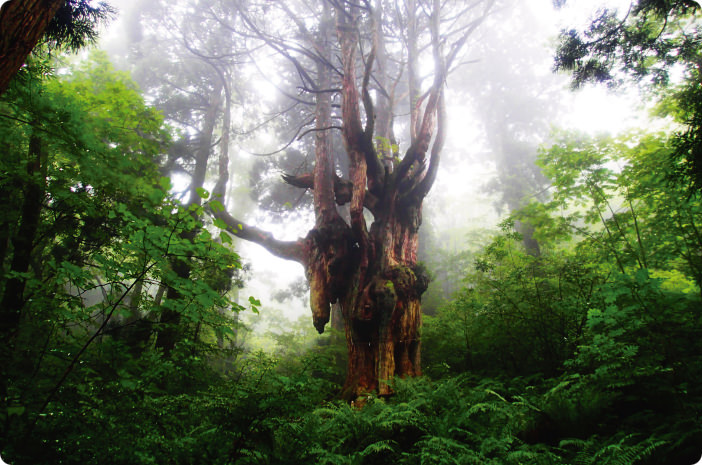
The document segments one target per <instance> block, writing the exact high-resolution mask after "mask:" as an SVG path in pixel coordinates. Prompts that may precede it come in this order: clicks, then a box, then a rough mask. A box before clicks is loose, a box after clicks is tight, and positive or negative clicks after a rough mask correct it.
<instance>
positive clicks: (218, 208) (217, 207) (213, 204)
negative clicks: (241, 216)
mask: <svg viewBox="0 0 702 465" xmlns="http://www.w3.org/2000/svg"><path fill="white" fill-rule="evenodd" d="M210 208H211V209H212V211H213V212H214V213H219V212H223V211H224V205H222V202H220V201H219V200H211V201H210Z"/></svg>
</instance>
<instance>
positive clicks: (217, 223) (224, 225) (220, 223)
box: [214, 218, 227, 229]
mask: <svg viewBox="0 0 702 465" xmlns="http://www.w3.org/2000/svg"><path fill="white" fill-rule="evenodd" d="M214 225H215V226H217V227H218V228H219V229H227V223H225V222H224V220H223V219H222V218H215V219H214Z"/></svg>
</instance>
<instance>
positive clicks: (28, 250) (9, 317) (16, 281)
mask: <svg viewBox="0 0 702 465" xmlns="http://www.w3.org/2000/svg"><path fill="white" fill-rule="evenodd" d="M46 158H47V153H46V149H45V148H44V146H43V143H42V141H41V139H39V137H37V136H32V137H31V138H30V140H29V161H28V163H27V177H28V179H27V182H26V184H25V187H24V202H23V205H22V213H21V220H20V224H19V228H18V231H17V235H16V236H15V237H13V238H12V247H13V255H12V263H11V265H10V270H11V271H12V272H14V273H17V274H21V273H22V274H23V273H26V272H27V271H29V265H30V261H31V255H32V249H33V247H34V240H35V238H36V235H37V230H38V228H39V219H40V215H41V210H42V205H43V200H44V194H45V191H46ZM26 283H27V280H26V278H25V277H23V276H15V277H13V278H11V279H9V280H8V281H7V283H6V284H5V290H4V293H3V297H2V302H1V303H0V312H1V313H0V334H3V335H6V334H9V333H11V332H13V331H14V330H15V329H16V328H17V326H18V325H19V321H20V313H21V310H22V307H23V306H24V290H25V286H26Z"/></svg>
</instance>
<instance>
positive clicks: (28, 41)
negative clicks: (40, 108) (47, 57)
mask: <svg viewBox="0 0 702 465" xmlns="http://www.w3.org/2000/svg"><path fill="white" fill-rule="evenodd" d="M64 2H65V0H24V1H20V0H10V1H8V2H5V3H4V4H3V5H2V8H0V94H3V93H4V92H5V90H6V89H7V86H8V85H9V83H10V81H11V80H12V78H13V77H14V75H15V74H16V73H17V71H18V70H19V69H20V68H21V67H22V65H23V64H24V62H25V60H26V59H27V56H28V55H29V54H30V53H31V51H32V49H34V47H35V46H36V45H37V43H39V39H41V37H42V35H43V34H44V31H45V30H46V27H47V26H48V25H49V23H50V22H51V20H52V19H53V17H54V16H55V15H56V12H57V11H58V9H59V8H60V7H61V5H63V3H64Z"/></svg>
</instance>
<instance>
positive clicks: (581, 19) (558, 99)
mask: <svg viewBox="0 0 702 465" xmlns="http://www.w3.org/2000/svg"><path fill="white" fill-rule="evenodd" d="M110 3H111V4H112V5H113V6H114V7H116V8H117V9H118V11H119V13H118V17H117V18H116V19H115V20H114V21H113V22H112V23H111V24H110V25H109V27H108V29H107V30H106V31H104V33H103V36H102V40H101V42H100V44H99V46H100V47H101V48H103V49H105V50H107V51H108V52H109V53H110V55H111V57H112V59H113V60H114V61H115V63H116V64H117V66H119V67H121V68H123V69H126V70H129V71H131V72H133V73H134V77H135V79H136V80H137V82H139V84H140V85H141V86H142V87H144V89H145V91H146V95H147V98H148V99H150V101H151V102H152V103H153V104H154V105H156V106H157V107H158V106H159V105H162V106H168V105H172V104H173V103H172V102H169V101H168V99H167V98H165V97H164V95H158V94H159V92H161V93H162V92H163V91H164V90H163V89H164V87H160V88H159V87H158V86H159V85H162V84H163V83H161V84H157V83H155V81H154V79H155V77H154V76H153V75H151V74H150V72H149V69H148V66H149V62H148V59H147V60H144V57H145V56H146V55H147V54H148V53H149V47H163V44H164V42H165V41H170V45H168V50H163V53H160V51H159V50H150V52H152V53H155V55H157V56H160V57H161V58H162V59H166V60H167V59H168V57H169V56H170V57H172V58H173V59H174V60H181V61H180V63H175V62H174V63H173V66H179V65H187V63H186V62H185V61H182V60H186V59H187V57H188V56H189V57H190V58H193V53H192V50H191V51H188V49H187V47H188V46H187V45H186V44H185V42H186V41H187V40H189V41H191V42H192V43H195V42H197V40H199V37H198V34H200V32H199V31H198V30H197V27H198V26H197V21H196V20H193V21H191V23H190V24H189V25H188V26H187V27H189V28H191V30H185V29H181V28H180V26H179V23H178V21H181V19H177V18H178V17H180V15H181V14H182V13H183V12H184V11H186V12H196V11H197V8H198V7H199V5H200V4H201V3H202V4H207V3H208V2H197V1H195V0H189V1H188V0H178V1H175V2H170V3H169V4H168V5H160V4H159V2H154V6H150V7H149V8H146V10H153V11H151V12H149V11H143V10H144V9H145V8H144V5H145V3H144V2H137V1H134V0H112V1H111V2H110ZM607 3H608V4H609V6H611V5H612V2H607ZM619 3H621V4H622V5H628V2H619ZM157 4H158V5H159V6H156V5H157ZM598 6H599V5H598V4H597V3H596V2H592V1H589V0H584V1H583V0H581V1H570V2H568V3H567V5H566V6H565V7H563V8H560V9H556V8H554V6H553V4H552V2H551V0H531V1H529V2H521V1H501V2H498V5H497V7H496V8H495V9H494V10H493V12H492V13H491V14H490V16H489V17H488V19H487V20H486V21H485V23H484V24H482V25H481V27H480V28H479V29H478V30H477V31H476V33H475V34H474V36H473V37H471V40H470V43H469V44H468V46H467V47H466V51H465V53H464V56H463V57H462V64H461V65H460V66H457V67H455V68H454V69H453V71H452V73H451V75H450V76H449V78H448V81H447V96H448V98H447V102H448V105H447V114H448V120H449V125H448V131H447V141H446V146H445V148H444V151H443V158H442V163H441V166H440V169H439V173H438V180H437V182H436V184H435V186H434V189H433V190H432V191H431V193H430V194H429V196H428V197H427V200H426V202H425V204H424V222H423V226H422V228H423V229H422V234H423V235H424V236H427V235H431V236H432V243H433V247H436V248H439V249H441V250H445V251H448V252H459V251H460V250H461V249H462V248H464V247H466V244H469V243H470V241H467V240H466V238H470V237H473V238H475V237H477V239H475V240H476V241H478V242H480V241H481V240H482V241H483V242H484V241H486V240H487V239H486V238H487V237H489V234H490V232H491V231H494V230H495V228H496V225H497V224H498V223H499V221H500V220H501V219H502V218H504V217H505V215H507V214H508V213H509V211H510V209H511V208H513V207H514V205H508V203H509V201H510V200H508V199H507V198H506V194H505V192H506V191H505V186H504V181H500V177H501V176H503V177H504V176H508V175H511V174H509V166H506V165H509V164H514V163H515V162H514V160H512V159H510V158H509V157H510V156H513V155H509V154H507V153H501V152H500V147H501V146H504V145H505V144H507V143H519V144H521V146H522V148H523V150H522V152H520V153H521V155H520V156H521V159H520V161H519V163H523V164H525V166H527V165H528V166H530V167H531V168H529V167H528V168H524V167H522V168H520V169H522V170H524V169H527V170H533V176H535V178H534V180H533V182H532V183H531V185H530V187H529V188H528V189H531V190H528V189H527V190H525V191H523V192H519V194H518V195H519V196H522V197H524V198H529V197H531V196H537V195H540V192H541V191H542V190H543V188H544V186H545V182H544V181H543V180H538V179H536V178H538V169H536V168H533V161H534V159H535V158H536V153H537V151H538V149H539V147H542V146H547V145H548V143H549V137H550V134H551V132H552V131H553V130H555V129H557V128H560V129H577V130H579V131H585V132H588V133H601V132H609V133H618V132H621V131H625V130H627V129H628V128H636V127H642V126H645V125H647V124H649V122H648V118H647V112H646V110H645V108H644V107H645V105H644V104H643V103H642V102H643V99H642V97H641V96H640V95H639V94H638V93H637V92H636V91H635V90H619V91H617V92H615V91H611V90H607V89H605V88H602V87H597V88H595V87H586V88H584V89H580V90H578V91H575V92H574V91H572V90H571V89H570V87H569V80H568V77H567V76H563V75H556V74H554V73H553V71H552V70H553V58H552V57H553V54H554V47H555V43H556V36H557V34H558V33H559V31H560V30H561V29H563V28H578V27H582V26H583V25H584V24H586V23H587V21H588V20H589V19H590V18H591V17H592V15H593V14H594V13H595V12H596V10H597V8H598ZM200 13H202V16H201V18H202V24H201V26H202V28H203V29H204V30H207V29H208V28H210V29H209V30H207V33H206V34H205V33H204V32H202V35H203V37H204V36H207V39H206V40H210V41H212V40H216V38H214V37H212V32H213V29H211V28H214V27H215V26H216V22H213V20H212V18H211V17H208V15H207V14H205V13H204V12H200ZM163 14H165V15H166V16H159V15H163ZM169 14H172V15H173V18H169V17H168V15H169ZM187 14H190V13H187ZM184 27H185V26H183V28H184ZM224 32H226V33H227V34H231V33H232V31H227V30H226V29H224ZM181 36H185V37H187V40H183V39H182V37H181ZM154 37H160V40H161V42H158V43H157V42H153V44H152V45H149V41H153V40H154ZM203 40H204V39H203ZM219 40H221V41H222V43H224V42H226V41H229V40H231V36H228V37H224V36H223V37H222V38H221V39H219ZM190 46H192V44H190ZM214 48H215V49H216V47H214ZM225 48H226V47H225ZM184 57H186V58H184ZM195 58H197V57H195ZM254 65H255V66H254ZM158 66H160V67H163V66H164V65H163V64H162V63H159V64H158ZM228 66H231V69H233V70H235V71H231V72H233V73H239V74H238V76H239V77H238V79H242V78H243V80H244V81H246V83H245V84H246V86H245V87H246V88H245V89H239V90H238V91H237V92H238V94H239V95H244V94H245V97H246V102H247V103H246V104H245V107H239V106H236V105H235V107H234V109H233V117H232V128H233V131H234V133H235V134H239V135H237V136H236V137H233V138H232V140H231V141H230V146H229V152H230V157H231V162H230V167H229V172H230V174H231V177H230V180H229V191H228V199H227V206H228V207H229V208H230V209H231V210H232V211H233V213H234V214H235V215H237V217H241V218H243V219H244V220H246V221H247V222H250V223H252V224H256V225H258V226H259V227H261V228H262V229H266V230H268V231H271V232H272V233H273V234H274V235H275V236H276V237H277V238H278V239H285V240H294V239H296V238H297V237H301V236H304V235H305V234H306V232H307V230H308V229H309V228H310V225H311V222H312V221H313V220H312V216H311V213H310V209H309V207H308V208H307V210H304V209H303V213H302V214H291V213H289V212H286V211H283V212H282V213H281V209H283V210H284V208H282V207H281V206H280V202H278V200H280V199H279V198H276V196H278V197H281V196H284V195H283V194H280V195H279V194H277V193H276V192H275V191H274V189H275V187H271V186H269V184H271V185H272V184H274V183H279V184H282V182H281V181H280V174H281V172H282V169H281V168H280V167H279V165H278V163H279V160H280V158H281V157H283V156H284V155H285V153H287V152H286V151H282V152H279V153H277V154H275V155H271V156H270V157H261V156H259V155H255V154H254V153H260V152H271V151H276V150H277V149H279V148H280V147H283V146H285V144H286V143H288V142H289V137H290V131H291V129H290V128H288V129H286V128H285V122H282V123H278V125H277V126H276V127H275V128H274V129H271V128H270V127H269V126H267V125H261V127H259V128H257V129H252V128H254V127H255V126H256V125H257V122H260V121H262V120H263V119H265V118H258V117H257V116H258V115H259V114H266V113H270V112H274V111H275V109H276V107H277V106H279V105H280V104H279V103H278V102H279V101H280V100H281V99H282V94H281V91H282V89H281V87H284V86H285V85H286V83H285V82H282V78H281V77H280V76H275V74H276V73H277V69H276V66H277V65H276V64H275V62H274V61H273V57H272V55H271V53H270V52H267V51H265V50H261V51H260V53H259V55H258V59H257V60H256V62H251V61H247V62H246V63H243V64H241V65H239V68H240V71H236V69H237V65H236V64H231V63H229V64H228ZM190 71H193V70H192V69H191V70H190ZM195 72H196V71H195ZM227 72H230V71H227ZM262 75H268V77H266V78H265V79H264V78H262ZM271 75H273V77H271ZM174 85H175V84H174ZM235 88H236V86H235ZM186 90H188V91H193V92H195V91H196V89H195V88H194V87H193V88H192V89H186ZM234 98H235V100H236V97H234ZM254 105H258V106H259V108H254V107H253V106H254ZM164 108H165V107H164ZM166 111H167V112H168V111H169V110H168V109H167V108H166ZM167 121H168V117H167ZM169 122H170V123H171V124H173V121H169ZM290 124H291V125H292V124H295V123H294V121H291V123H290ZM497 129H499V130H500V131H504V134H503V135H500V136H499V137H498V136H496V135H495V133H496V132H497ZM180 130H181V131H186V132H187V129H184V127H181V128H180ZM249 131H250V132H249ZM291 149H293V150H304V149H305V146H298V147H296V146H295V145H292V146H291ZM262 160H264V162H265V163H268V165H269V166H266V167H262V166H260V164H261V163H262ZM265 169H267V170H268V172H267V174H263V175H262V174H261V173H260V171H261V170H265ZM252 171H257V174H256V175H254V174H252ZM506 173H507V174H506ZM252 176H257V177H255V178H253V177H252ZM173 179H174V180H175V188H174V190H175V191H184V190H185V189H186V186H187V184H188V179H189V177H188V176H187V175H184V174H182V173H175V174H174V175H173ZM208 182H209V183H210V186H211V185H212V184H213V183H214V178H213V179H212V180H210V181H208ZM264 184H265V187H261V186H263V185H264ZM255 194H258V195H259V196H260V195H263V196H264V197H266V199H265V202H263V203H261V202H259V201H257V199H256V196H255ZM281 198H282V197H281ZM289 202H292V203H295V202H298V203H301V204H304V203H305V202H307V204H308V205H309V199H308V198H307V199H305V198H291V199H290V200H289ZM481 238H483V239H481ZM236 250H237V251H238V252H239V253H240V255H241V256H242V258H243V260H244V261H245V262H247V263H249V264H250V265H251V268H250V272H249V273H248V274H247V277H246V278H247V279H246V285H245V287H244V288H243V289H241V291H240V294H239V295H240V297H241V298H242V300H243V301H245V300H246V298H247V297H248V296H249V295H251V296H256V298H258V299H260V300H261V302H262V310H261V311H262V312H265V313H267V314H275V315H280V316H283V317H285V318H287V319H289V320H291V321H292V320H296V319H297V318H299V317H301V316H303V317H307V316H308V315H309V307H308V304H307V297H306V296H300V295H297V296H294V295H290V292H289V290H290V288H291V286H295V285H297V286H298V287H299V284H300V282H301V281H302V280H304V270H303V268H302V266H300V265H299V264H297V263H293V262H289V261H285V260H282V259H279V258H276V257H274V256H272V255H271V254H270V253H269V252H268V251H266V250H265V249H264V248H262V247H261V246H258V245H255V244H252V243H248V242H245V241H237V244H236ZM457 271H458V270H457ZM298 291H299V289H298ZM286 293H288V296H287V298H284V299H281V296H284V295H285V294H286ZM298 294H299V292H298ZM276 295H277V297H278V299H277V300H276V298H275V297H276ZM444 297H448V296H444ZM256 318H258V316H256V315H250V314H249V315H247V316H246V319H248V321H249V322H253V321H254V319H256Z"/></svg>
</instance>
